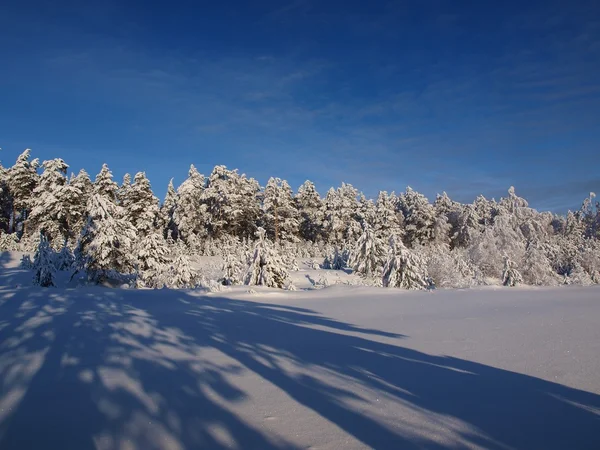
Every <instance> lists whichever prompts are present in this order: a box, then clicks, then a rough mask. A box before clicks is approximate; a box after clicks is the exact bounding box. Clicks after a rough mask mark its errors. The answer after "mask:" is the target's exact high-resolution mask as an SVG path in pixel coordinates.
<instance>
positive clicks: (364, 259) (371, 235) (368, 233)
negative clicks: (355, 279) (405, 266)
mask: <svg viewBox="0 0 600 450" xmlns="http://www.w3.org/2000/svg"><path fill="white" fill-rule="evenodd" d="M385 255H386V251H385V243H384V242H383V240H382V239H380V238H379V237H377V236H376V235H375V232H374V230H373V228H371V227H370V226H369V225H368V224H366V223H365V224H364V225H363V233H362V235H361V236H360V238H359V239H358V242H357V243H356V246H355V248H354V250H352V251H351V252H350V258H349V260H348V266H349V267H350V268H351V269H352V270H354V271H355V272H356V273H359V274H361V275H364V276H366V277H371V276H374V275H378V274H379V273H380V271H381V268H382V267H383V264H384V262H385Z"/></svg>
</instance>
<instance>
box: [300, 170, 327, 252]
mask: <svg viewBox="0 0 600 450" xmlns="http://www.w3.org/2000/svg"><path fill="white" fill-rule="evenodd" d="M294 200H295V202H296V208H297V209H298V212H299V214H300V223H299V226H298V230H299V232H300V236H301V238H302V239H303V240H305V241H311V242H316V241H318V240H319V239H320V238H322V236H323V201H322V200H321V197H320V196H319V193H318V192H317V189H316V188H315V185H314V184H313V183H312V182H311V181H308V180H306V181H305V182H304V183H303V184H302V186H300V187H299V188H298V193H297V194H296V197H295V199H294Z"/></svg>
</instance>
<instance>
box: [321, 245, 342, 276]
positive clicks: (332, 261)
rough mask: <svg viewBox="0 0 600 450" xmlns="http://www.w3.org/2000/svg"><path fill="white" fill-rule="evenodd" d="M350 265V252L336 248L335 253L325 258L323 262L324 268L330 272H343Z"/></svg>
mask: <svg viewBox="0 0 600 450" xmlns="http://www.w3.org/2000/svg"><path fill="white" fill-rule="evenodd" d="M347 265H348V252H347V251H340V249H339V248H338V247H337V246H335V247H334V249H333V252H331V253H330V254H329V255H327V256H326V257H325V260H324V261H323V268H324V269H329V270H342V269H344V268H345V267H346V266H347Z"/></svg>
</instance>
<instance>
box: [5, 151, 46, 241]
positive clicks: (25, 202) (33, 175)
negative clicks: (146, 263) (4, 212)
mask: <svg viewBox="0 0 600 450" xmlns="http://www.w3.org/2000/svg"><path fill="white" fill-rule="evenodd" d="M30 158H31V150H30V149H26V150H25V151H24V152H23V153H21V155H20V156H19V157H18V158H17V161H16V163H15V165H14V166H12V167H11V168H10V170H9V171H8V174H7V177H6V181H7V184H8V187H9V189H10V192H11V196H12V199H13V212H12V222H13V227H12V230H13V231H16V228H17V227H16V226H17V222H18V221H19V222H21V223H22V229H21V233H22V234H25V224H24V221H25V219H26V218H27V211H28V209H29V208H30V205H31V200H32V197H31V194H32V193H33V190H34V189H35V187H36V186H37V183H38V178H39V176H38V174H37V169H38V167H39V160H38V159H34V160H31V161H30ZM17 214H19V217H18V218H17Z"/></svg>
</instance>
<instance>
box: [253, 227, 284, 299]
mask: <svg viewBox="0 0 600 450" xmlns="http://www.w3.org/2000/svg"><path fill="white" fill-rule="evenodd" d="M256 237H257V241H256V244H255V246H254V251H253V253H252V255H251V256H250V258H249V260H248V266H247V268H246V273H245V275H244V284H245V285H249V286H253V285H258V286H267V287H275V288H280V289H283V288H284V286H285V282H286V280H287V279H288V273H287V270H286V268H285V264H284V262H283V261H282V259H281V256H279V254H278V253H277V252H276V251H275V249H274V247H273V246H272V245H271V243H269V241H268V240H267V237H266V231H265V230H264V229H263V228H258V230H257V232H256Z"/></svg>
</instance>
